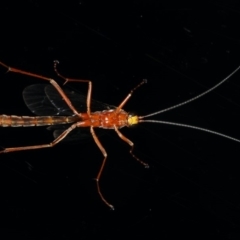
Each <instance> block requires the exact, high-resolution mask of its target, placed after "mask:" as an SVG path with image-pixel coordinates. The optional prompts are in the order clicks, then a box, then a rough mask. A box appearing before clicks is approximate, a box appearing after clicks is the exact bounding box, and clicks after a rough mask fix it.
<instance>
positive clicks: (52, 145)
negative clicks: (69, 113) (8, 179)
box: [0, 123, 77, 154]
mask: <svg viewBox="0 0 240 240" xmlns="http://www.w3.org/2000/svg"><path fill="white" fill-rule="evenodd" d="M76 127H77V123H75V124H73V125H72V126H70V127H69V128H68V129H66V130H65V131H64V132H63V133H62V134H61V135H59V136H58V137H57V138H56V139H54V141H52V142H50V143H48V144H40V145H32V146H25V147H11V148H5V149H4V150H2V151H0V154H1V153H9V152H17V151H23V150H33V149H40V148H49V147H54V146H55V145H56V144H58V143H59V142H60V141H62V140H63V139H64V138H65V137H66V136H67V135H68V134H69V133H70V132H71V131H72V130H73V129H75V128H76Z"/></svg>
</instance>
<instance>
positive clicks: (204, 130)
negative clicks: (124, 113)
mask: <svg viewBox="0 0 240 240" xmlns="http://www.w3.org/2000/svg"><path fill="white" fill-rule="evenodd" d="M142 122H151V123H160V124H166V125H172V126H178V127H185V128H191V129H196V130H199V131H202V132H208V133H211V134H214V135H218V136H221V137H224V138H227V139H230V140H233V141H235V142H239V143H240V140H239V139H237V138H234V137H231V136H228V135H226V134H223V133H219V132H216V131H212V130H209V129H207V128H201V127H197V126H193V125H188V124H183V123H176V122H168V121H160V120H139V123H142Z"/></svg>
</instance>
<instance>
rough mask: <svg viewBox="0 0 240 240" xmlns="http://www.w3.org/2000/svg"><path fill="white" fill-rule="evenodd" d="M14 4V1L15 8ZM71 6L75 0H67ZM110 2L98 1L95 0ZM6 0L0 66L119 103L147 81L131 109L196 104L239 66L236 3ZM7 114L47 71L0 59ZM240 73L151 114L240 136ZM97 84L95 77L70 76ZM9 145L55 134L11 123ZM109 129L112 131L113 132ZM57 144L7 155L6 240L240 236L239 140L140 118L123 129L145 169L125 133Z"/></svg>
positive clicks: (2, 177) (1, 172) (0, 204)
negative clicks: (66, 80)
mask: <svg viewBox="0 0 240 240" xmlns="http://www.w3.org/2000/svg"><path fill="white" fill-rule="evenodd" d="M15 2H16V3H15ZM63 2H65V3H63ZM96 2H99V3H96ZM100 2H101V1H71V3H68V1H62V3H60V2H58V1H55V4H54V1H52V3H51V4H45V3H42V1H25V2H24V3H22V2H21V1H19V2H18V1H7V3H5V4H3V3H1V6H0V9H1V14H0V21H1V28H0V31H1V38H0V43H1V44H0V61H2V62H4V63H6V64H9V65H11V66H14V67H17V68H21V69H24V70H26V71H31V72H35V73H39V74H42V75H46V76H50V77H52V78H55V79H57V80H59V82H60V83H61V80H60V79H58V78H56V76H55V73H54V71H53V60H56V59H57V60H59V61H60V65H59V66H58V69H59V71H60V72H61V73H62V74H64V75H66V76H68V77H75V78H82V79H91V80H92V81H93V98H94V99H97V100H99V101H102V102H106V103H109V104H112V105H118V104H119V103H120V102H121V101H122V99H123V98H124V97H125V96H126V94H127V93H128V92H129V91H130V90H131V89H132V88H133V87H134V86H136V85H137V84H138V83H139V82H140V81H141V80H142V79H143V78H146V79H148V84H146V85H144V86H143V87H141V88H140V89H139V90H137V91H136V92H135V93H134V96H133V97H132V98H131V99H130V101H129V103H128V104H127V105H126V107H125V110H126V111H130V112H131V111H133V112H134V113H137V114H139V115H144V114H147V113H151V112H153V111H157V110H160V109H163V108H166V107H169V106H171V105H174V104H177V103H179V102H182V101H184V100H187V99H189V98H191V97H193V96H195V95H197V94H200V93H201V92H203V91H205V90H206V89H208V88H210V87H212V86H213V85H214V84H216V83H218V82H219V81H220V80H222V79H223V78H224V77H226V76H227V75H228V74H230V73H231V72H232V71H233V70H234V69H235V68H236V67H237V66H238V65H239V64H240V45H239V44H240V36H239V22H240V5H239V4H237V3H236V2H237V1H220V0H216V1H211V3H209V2H210V1H208V3H204V2H203V1H201V3H199V4H198V3H196V2H195V4H194V5H193V4H188V3H187V2H186V1H182V2H181V3H178V4H175V3H174V2H171V1H166V2H167V3H165V1H162V2H160V1H134V2H132V3H127V4H125V3H123V2H122V1H119V2H116V1H114V3H113V1H107V2H106V1H105V2H104V3H102V2H101V3H100ZM0 71H1V72H0V79H1V85H0V92H1V95H0V108H1V110H0V113H1V114H14V115H32V113H31V112H30V111H29V110H28V109H27V107H26V106H25V104H24V101H23V99H22V91H23V89H24V88H25V87H26V86H28V85H30V84H35V83H41V81H40V80H37V79H33V78H30V77H26V76H21V75H17V74H13V73H9V74H5V73H6V70H5V69H4V68H0ZM239 77H240V73H237V74H236V75H234V76H233V77H232V78H231V79H230V80H229V81H228V82H226V83H225V84H224V85H223V86H221V87H220V88H219V89H217V90H216V91H214V92H212V93H210V94H209V95H207V96H205V97H203V98H202V99H199V100H197V101H196V102H193V103H191V104H189V105H186V106H184V107H181V108H179V109H175V110H173V111H171V112H168V113H164V114H162V115H159V116H155V117H152V118H151V119H159V120H169V121H173V122H180V123H185V124H191V125H196V126H200V127H205V128H209V129H211V130H216V131H219V132H221V133H225V134H228V135H231V136H233V137H236V138H240V130H239V120H240V97H239V95H240V84H239ZM71 86H73V87H74V88H75V89H77V90H79V91H81V92H84V93H86V91H87V87H86V86H85V85H84V84H72V85H71ZM0 131H1V133H0V136H1V137H0V145H1V146H2V147H13V146H24V145H31V144H41V143H47V142H50V141H51V140H52V133H51V132H49V131H47V130H46V129H45V128H44V127H43V128H22V129H21V128H1V129H0ZM103 132H104V131H103ZM106 132H107V134H106V135H103V134H102V131H100V132H99V134H100V136H101V137H100V139H101V142H102V144H103V145H104V147H105V148H106V150H107V152H108V161H107V166H106V167H105V169H104V172H103V176H102V180H101V183H100V185H101V188H102V192H103V193H104V196H105V197H106V198H107V199H108V201H110V202H111V203H112V204H113V205H114V206H115V208H116V210H115V211H110V210H109V209H108V207H106V206H105V205H104V204H103V203H102V202H101V200H100V198H99V196H98V194H97V191H96V186H95V182H94V180H93V178H94V177H96V175H97V172H98V170H99V167H100V164H101V160H102V158H103V157H102V155H101V153H100V151H99V149H98V148H97V146H96V145H95V143H94V142H93V140H92V139H91V138H89V139H84V141H80V142H78V143H77V144H61V145H59V146H56V147H55V148H52V149H42V150H36V151H28V152H16V153H9V154H4V155H1V156H0V190H1V194H0V196H1V197H0V199H1V200H0V238H1V239H19V238H20V237H22V239H89V238H94V237H95V238H96V237H101V238H103V237H105V239H115V238H116V236H118V237H126V236H134V238H135V239H136V238H138V237H139V236H143V235H145V236H146V237H147V239H179V238H185V239H186V238H191V239H196V238H197V237H199V236H200V237H206V236H211V237H212V239H239V238H240V231H239V224H240V218H239V215H240V209H239V203H240V197H239V196H240V194H239V182H240V181H239V180H240V179H239V176H240V175H239V157H240V153H239V148H240V147H239V146H240V145H239V143H236V142H233V141H231V140H227V139H224V138H221V137H218V136H212V135H210V134H207V133H203V132H199V131H196V130H190V129H184V128H179V127H173V126H165V125H160V124H150V123H146V124H142V125H139V126H137V127H134V128H132V129H123V130H122V132H123V134H125V135H126V136H127V137H129V139H131V140H132V141H133V142H134V143H135V154H136V155H137V156H138V157H139V158H140V159H141V160H143V161H145V162H147V163H149V165H150V168H149V169H144V168H143V166H141V165H140V164H139V163H137V162H136V161H135V160H134V159H132V157H131V155H130V154H129V152H128V151H129V147H128V146H127V145H126V144H125V143H124V142H122V141H121V140H120V139H119V138H118V137H117V136H116V134H115V133H114V132H113V131H108V130H106Z"/></svg>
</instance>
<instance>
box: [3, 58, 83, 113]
mask: <svg viewBox="0 0 240 240" xmlns="http://www.w3.org/2000/svg"><path fill="white" fill-rule="evenodd" d="M0 65H2V66H3V67H5V68H7V69H8V72H15V73H19V74H23V75H27V76H30V77H35V78H39V79H42V80H45V81H49V83H51V84H52V85H53V86H54V87H55V88H56V90H57V91H58V92H59V94H60V95H61V96H62V98H63V100H64V101H65V102H66V104H67V105H68V106H69V108H70V109H71V110H72V111H73V112H74V113H75V114H76V115H78V116H81V113H79V112H78V111H77V110H76V109H75V107H74V106H73V105H72V103H71V101H70V100H69V98H68V97H67V96H66V94H65V93H64V91H63V90H62V89H61V87H60V86H59V85H58V84H57V82H56V81H55V80H54V79H52V78H48V77H45V76H42V75H39V74H35V73H31V72H26V71H23V70H21V69H17V68H12V67H9V66H7V65H6V64H4V63H2V62H0Z"/></svg>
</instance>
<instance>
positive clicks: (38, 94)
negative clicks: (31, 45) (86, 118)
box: [23, 84, 116, 116]
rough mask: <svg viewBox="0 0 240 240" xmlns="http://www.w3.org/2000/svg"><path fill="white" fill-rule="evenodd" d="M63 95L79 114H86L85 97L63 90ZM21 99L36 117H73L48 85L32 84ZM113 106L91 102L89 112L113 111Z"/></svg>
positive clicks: (55, 91) (24, 91)
mask: <svg viewBox="0 0 240 240" xmlns="http://www.w3.org/2000/svg"><path fill="white" fill-rule="evenodd" d="M63 90H64V93H65V94H66V95H67V97H68V98H69V99H70V101H71V102H72V104H73V106H74V107H75V108H76V109H77V111H79V112H86V95H84V94H80V93H76V92H74V91H70V90H67V89H63ZM23 99H24V101H25V104H26V105H27V107H28V108H29V109H30V110H31V111H32V112H33V113H34V114H36V115H40V116H46V115H49V116H51V115H64V116H66V115H73V112H72V111H71V109H69V107H68V105H67V104H66V103H65V101H64V100H63V99H62V97H61V95H60V94H59V93H58V92H57V90H56V89H55V88H54V87H53V86H52V85H50V84H34V85H30V86H28V87H26V88H25V89H24V90H23ZM115 108H116V107H115V106H113V105H109V104H106V103H102V102H99V101H96V100H91V111H93V112H94V111H102V110H104V109H115Z"/></svg>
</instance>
